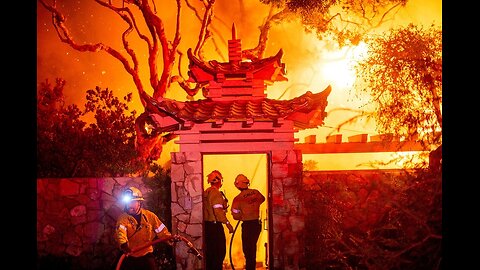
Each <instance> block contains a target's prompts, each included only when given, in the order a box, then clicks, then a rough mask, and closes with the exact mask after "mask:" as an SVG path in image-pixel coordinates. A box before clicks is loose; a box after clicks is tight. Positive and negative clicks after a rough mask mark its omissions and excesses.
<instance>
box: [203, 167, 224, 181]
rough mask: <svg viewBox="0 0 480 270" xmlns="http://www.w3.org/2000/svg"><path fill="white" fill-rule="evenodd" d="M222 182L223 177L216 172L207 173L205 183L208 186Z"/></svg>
mask: <svg viewBox="0 0 480 270" xmlns="http://www.w3.org/2000/svg"><path fill="white" fill-rule="evenodd" d="M222 180H223V176H222V174H221V173H220V172H219V171H217V170H213V171H212V172H211V173H209V174H208V175H207V182H208V183H209V184H215V183H217V182H219V181H222Z"/></svg>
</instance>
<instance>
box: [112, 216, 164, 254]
mask: <svg viewBox="0 0 480 270" xmlns="http://www.w3.org/2000/svg"><path fill="white" fill-rule="evenodd" d="M140 211H141V221H140V224H138V222H137V220H136V219H135V218H134V217H133V216H131V215H129V214H127V213H122V214H121V215H120V216H119V217H118V219H117V224H116V226H115V230H116V231H115V240H116V241H117V243H118V246H119V247H120V245H122V244H123V243H125V242H128V246H129V247H130V249H131V250H134V249H136V248H138V247H141V246H144V245H146V244H147V243H149V242H151V241H153V240H154V238H155V236H157V237H158V238H165V237H169V236H171V233H170V232H169V231H168V228H167V227H166V226H165V224H163V223H162V222H161V221H160V219H159V218H158V217H157V215H155V214H154V213H153V212H151V211H149V210H147V209H143V208H141V209H140ZM149 252H153V246H151V245H150V246H149V247H146V248H144V249H141V250H139V251H137V252H134V253H132V254H130V255H129V256H133V257H140V256H143V255H145V254H147V253H149Z"/></svg>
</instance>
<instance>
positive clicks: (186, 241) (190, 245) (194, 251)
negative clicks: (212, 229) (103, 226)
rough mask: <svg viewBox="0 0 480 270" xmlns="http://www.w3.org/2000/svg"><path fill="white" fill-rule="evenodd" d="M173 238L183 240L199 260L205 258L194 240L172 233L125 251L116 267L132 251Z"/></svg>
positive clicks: (116, 269) (118, 268) (118, 267)
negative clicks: (194, 244)
mask: <svg viewBox="0 0 480 270" xmlns="http://www.w3.org/2000/svg"><path fill="white" fill-rule="evenodd" d="M171 239H173V241H174V242H179V241H183V242H184V243H185V244H186V245H187V246H188V247H189V249H188V253H192V254H193V255H195V256H196V257H197V258H198V259H199V260H201V259H202V258H203V255H202V254H201V253H200V251H198V249H196V248H195V246H193V244H192V242H190V241H189V240H188V239H187V238H185V237H183V236H181V235H178V234H176V235H172V236H170V237H165V238H159V239H155V240H153V241H151V242H148V243H146V244H145V245H143V246H140V247H137V248H135V249H132V251H130V252H129V253H123V254H122V256H120V259H119V260H118V263H117V267H116V268H115V270H120V266H121V265H122V262H123V260H124V259H125V257H126V256H128V255H129V254H130V253H134V252H137V251H139V250H142V249H144V248H147V247H149V246H151V245H154V244H157V243H160V242H165V241H169V240H171Z"/></svg>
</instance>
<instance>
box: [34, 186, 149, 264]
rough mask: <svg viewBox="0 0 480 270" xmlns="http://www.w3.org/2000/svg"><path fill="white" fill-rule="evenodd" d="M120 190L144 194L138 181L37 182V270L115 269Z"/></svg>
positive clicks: (117, 255)
mask: <svg viewBox="0 0 480 270" xmlns="http://www.w3.org/2000/svg"><path fill="white" fill-rule="evenodd" d="M125 186H135V187H138V188H139V189H140V190H141V191H142V192H143V193H144V194H147V193H148V190H146V188H145V187H144V186H143V183H142V179H141V178H128V177H122V178H73V179H57V178H55V179H37V269H70V270H72V269H115V266H116V263H117V260H118V258H119V256H120V255H121V253H120V252H119V250H118V248H117V247H116V244H115V243H114V238H113V236H114V234H113V233H114V227H115V222H116V219H117V217H118V216H119V214H120V213H121V212H122V208H121V207H122V206H121V204H119V203H118V198H119V194H120V193H121V191H122V189H123V188H124V187H125Z"/></svg>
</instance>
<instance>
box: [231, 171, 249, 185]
mask: <svg viewBox="0 0 480 270" xmlns="http://www.w3.org/2000/svg"><path fill="white" fill-rule="evenodd" d="M234 184H235V187H237V188H240V189H244V188H248V186H249V185H250V180H248V178H247V177H246V176H245V175H243V174H239V175H237V177H235V182H234Z"/></svg>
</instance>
